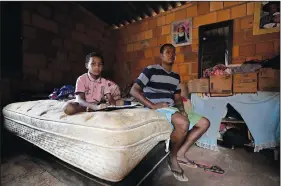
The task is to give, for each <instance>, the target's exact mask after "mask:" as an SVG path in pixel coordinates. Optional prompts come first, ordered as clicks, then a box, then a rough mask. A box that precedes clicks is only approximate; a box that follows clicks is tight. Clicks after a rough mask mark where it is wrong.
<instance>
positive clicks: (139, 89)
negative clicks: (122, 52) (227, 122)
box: [130, 44, 210, 181]
mask: <svg viewBox="0 0 281 186" xmlns="http://www.w3.org/2000/svg"><path fill="white" fill-rule="evenodd" d="M175 56H176V55H175V47H174V46H173V45H172V44H164V45H163V46H162V47H161V48H160V59H161V65H151V66H148V67H147V68H145V69H144V70H143V72H142V73H141V74H140V76H139V77H138V79H137V80H136V82H135V84H134V85H133V87H132V89H131V92H130V93H131V95H132V96H133V97H135V98H136V99H137V100H138V101H139V102H141V103H143V104H144V105H145V106H146V107H148V108H150V109H154V110H156V111H158V112H160V113H162V114H164V115H165V116H166V118H167V120H168V121H169V122H170V123H171V124H172V126H173V128H174V131H173V132H172V134H171V153H170V156H169V158H168V164H169V168H170V170H171V171H172V173H173V174H174V176H175V178H176V179H178V180H179V181H188V179H187V177H186V176H185V175H184V172H183V170H182V169H181V167H180V166H179V163H181V164H184V165H188V166H193V167H195V165H194V164H192V162H191V161H190V160H189V159H188V158H187V150H188V149H189V148H190V147H191V146H192V145H193V144H194V143H195V142H196V141H197V140H198V139H199V138H200V137H201V136H202V134H204V133H205V132H206V131H207V129H208V128H209V126H210V122H209V120H208V119H206V118H204V117H201V116H199V115H197V114H195V113H190V114H187V113H186V112H185V111H184V106H183V102H182V99H181V88H180V76H179V75H178V74H177V73H174V72H172V67H173V64H174V61H175ZM189 121H191V124H195V125H194V126H189ZM189 128H192V129H191V130H190V131H188V130H189Z"/></svg>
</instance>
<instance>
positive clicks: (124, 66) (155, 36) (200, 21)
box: [114, 2, 280, 86]
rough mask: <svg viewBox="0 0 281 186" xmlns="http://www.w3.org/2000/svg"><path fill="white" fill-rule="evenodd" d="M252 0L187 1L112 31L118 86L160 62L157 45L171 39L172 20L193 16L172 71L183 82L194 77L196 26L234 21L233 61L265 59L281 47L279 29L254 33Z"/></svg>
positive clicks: (196, 47)
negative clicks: (189, 35)
mask: <svg viewBox="0 0 281 186" xmlns="http://www.w3.org/2000/svg"><path fill="white" fill-rule="evenodd" d="M253 14H254V2H190V3H187V4H185V5H183V6H181V7H179V8H177V9H173V10H170V11H167V12H163V13H161V14H159V15H157V16H155V17H152V18H147V19H144V20H141V21H138V22H136V23H133V24H131V25H127V26H124V27H123V28H121V29H118V30H116V31H115V35H116V38H117V44H116V45H117V47H116V60H117V61H116V63H115V68H114V69H115V71H116V73H115V80H116V81H117V82H118V83H119V84H120V85H121V86H125V84H127V83H130V82H132V81H133V80H135V78H137V76H138V75H139V73H140V72H141V71H142V69H143V68H144V67H145V66H147V65H151V64H155V63H159V62H160V61H159V48H160V46H161V45H162V44H164V43H169V42H171V36H170V30H171V23H172V22H174V21H178V20H182V19H185V18H192V20H193V30H192V36H193V40H192V45H189V46H183V47H177V48H176V53H177V56H176V61H175V65H174V69H173V70H174V71H175V72H178V73H180V76H181V79H182V81H183V82H187V81H188V80H190V79H193V78H197V74H198V44H199V40H198V27H199V26H201V25H205V24H211V23H216V22H221V21H226V20H230V19H233V20H234V31H233V32H234V37H233V40H234V41H233V63H242V62H244V61H245V60H250V59H267V58H270V57H272V56H274V55H275V54H277V53H279V50H280V32H278V33H271V34H263V35H257V36H253V17H254V16H253Z"/></svg>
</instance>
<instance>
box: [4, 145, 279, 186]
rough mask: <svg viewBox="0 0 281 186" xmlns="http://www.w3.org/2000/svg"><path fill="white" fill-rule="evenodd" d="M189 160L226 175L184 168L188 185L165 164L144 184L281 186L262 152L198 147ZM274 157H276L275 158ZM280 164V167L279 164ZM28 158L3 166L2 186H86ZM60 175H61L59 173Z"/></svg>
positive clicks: (14, 159) (20, 157)
mask: <svg viewBox="0 0 281 186" xmlns="http://www.w3.org/2000/svg"><path fill="white" fill-rule="evenodd" d="M190 158H191V159H193V160H197V161H199V162H205V163H210V164H216V165H218V166H220V167H221V168H223V169H224V170H225V171H226V173H225V175H214V174H210V173H206V172H204V171H203V170H202V169H199V168H198V169H192V168H185V167H183V168H184V170H185V173H186V175H187V176H188V178H189V182H179V181H177V180H176V179H175V178H174V177H173V175H172V174H171V172H170V171H169V170H168V168H167V164H166V161H164V162H163V163H161V164H160V165H159V166H158V167H157V169H156V170H155V171H154V172H153V173H152V174H151V175H150V176H149V177H148V178H147V179H146V180H145V182H143V183H142V185H143V186H149V185H155V186H156V185H157V186H158V185H163V186H166V185H167V186H169V185H171V186H172V185H173V186H186V185H190V186H232V185H233V186H279V185H280V181H279V180H280V177H279V175H280V168H279V166H278V165H279V162H274V161H273V160H272V159H270V158H268V157H266V156H265V155H263V154H262V153H249V152H247V151H246V150H244V149H235V150H231V149H224V148H220V151H219V152H214V151H210V150H205V149H202V148H198V147H195V146H194V147H192V148H191V149H190ZM272 158H273V157H272ZM277 164H278V165H277ZM47 167H48V166H47V165H46V164H45V165H43V164H42V163H40V161H39V162H38V161H37V160H34V159H33V158H32V157H30V156H28V155H17V156H15V157H12V158H9V159H7V160H5V161H4V162H3V163H2V166H1V173H2V175H1V185H6V186H8V185H14V186H17V185H29V186H30V185H38V186H48V185H52V186H58V185H61V186H64V185H75V186H77V185H87V184H83V183H82V182H79V179H77V177H75V176H74V178H73V179H71V180H72V181H65V179H64V178H62V175H63V174H64V173H63V172H62V171H63V169H61V170H55V169H52V168H47ZM58 172H60V173H58Z"/></svg>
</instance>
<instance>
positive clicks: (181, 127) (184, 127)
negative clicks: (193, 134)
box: [170, 112, 189, 172]
mask: <svg viewBox="0 0 281 186" xmlns="http://www.w3.org/2000/svg"><path fill="white" fill-rule="evenodd" d="M172 123H173V125H174V127H175V130H174V131H173V132H172V134H171V146H170V148H171V153H170V162H171V169H172V170H174V171H177V172H181V171H182V169H181V168H180V166H179V163H178V160H177V154H178V151H179V149H180V148H181V145H182V143H183V142H184V140H185V139H186V134H187V131H188V127H189V122H188V120H187V119H186V117H184V116H183V115H181V114H180V113H178V112H177V113H175V114H174V115H172Z"/></svg>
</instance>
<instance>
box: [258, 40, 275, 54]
mask: <svg viewBox="0 0 281 186" xmlns="http://www.w3.org/2000/svg"><path fill="white" fill-rule="evenodd" d="M256 52H257V54H266V53H267V54H268V53H270V54H271V53H274V47H273V42H262V43H257V44H256Z"/></svg>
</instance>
